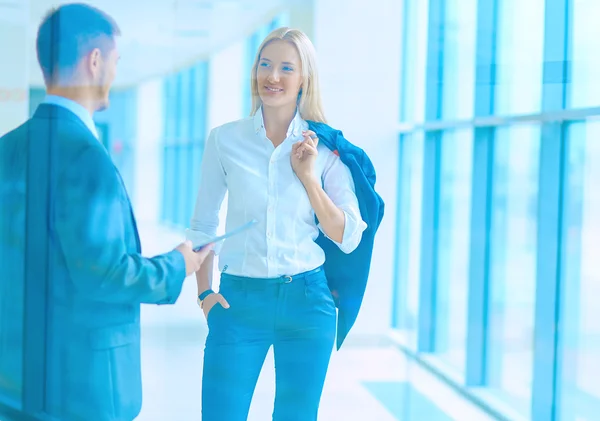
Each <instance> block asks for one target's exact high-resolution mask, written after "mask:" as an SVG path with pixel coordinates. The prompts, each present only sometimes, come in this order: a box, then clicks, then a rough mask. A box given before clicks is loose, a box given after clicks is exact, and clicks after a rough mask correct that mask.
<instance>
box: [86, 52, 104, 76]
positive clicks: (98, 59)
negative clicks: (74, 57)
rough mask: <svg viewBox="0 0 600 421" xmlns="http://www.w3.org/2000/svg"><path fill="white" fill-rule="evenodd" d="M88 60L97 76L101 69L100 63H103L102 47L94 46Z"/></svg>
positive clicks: (91, 69) (90, 68) (89, 65)
mask: <svg viewBox="0 0 600 421" xmlns="http://www.w3.org/2000/svg"><path fill="white" fill-rule="evenodd" d="M87 61H88V63H87V67H88V69H89V70H90V72H91V73H92V74H93V75H94V76H96V74H97V73H98V72H99V71H100V65H101V63H102V53H101V52H100V49H99V48H94V49H93V50H92V52H91V53H90V54H89V55H88V58H87Z"/></svg>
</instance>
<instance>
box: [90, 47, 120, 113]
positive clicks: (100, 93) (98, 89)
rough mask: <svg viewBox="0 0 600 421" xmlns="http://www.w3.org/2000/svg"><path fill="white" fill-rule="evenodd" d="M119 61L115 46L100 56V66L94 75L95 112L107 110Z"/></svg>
mask: <svg viewBox="0 0 600 421" xmlns="http://www.w3.org/2000/svg"><path fill="white" fill-rule="evenodd" d="M118 61H119V52H118V50H117V47H116V45H114V46H113V48H111V49H110V50H108V51H106V52H105V53H104V54H102V55H101V60H100V62H101V64H100V65H99V66H98V71H97V72H96V75H95V81H94V82H95V83H94V88H95V89H94V90H95V95H94V96H95V100H96V102H97V107H96V111H102V110H104V109H106V108H108V105H109V93H110V88H111V86H112V84H113V82H114V80H115V77H116V75H117V62H118Z"/></svg>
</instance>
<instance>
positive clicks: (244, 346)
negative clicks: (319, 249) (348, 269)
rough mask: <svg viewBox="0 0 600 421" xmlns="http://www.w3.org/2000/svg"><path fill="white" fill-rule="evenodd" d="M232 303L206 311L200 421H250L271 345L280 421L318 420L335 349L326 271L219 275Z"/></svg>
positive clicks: (277, 419)
mask: <svg viewBox="0 0 600 421" xmlns="http://www.w3.org/2000/svg"><path fill="white" fill-rule="evenodd" d="M219 292H220V293H221V294H223V296H224V297H225V299H226V300H227V301H228V302H229V304H230V306H231V307H230V308H229V309H225V308H223V307H221V305H219V304H216V305H215V306H214V307H213V308H212V309H211V311H210V312H209V313H208V328H209V333H208V338H207V339H206V348H205V352H204V373H203V378H202V419H203V421H246V420H247V418H248V411H249V409H250V402H251V400H252V395H253V394H254V389H255V387H256V382H257V380H258V376H259V374H260V371H261V368H262V366H263V363H264V360H265V357H266V355H267V352H268V350H269V348H270V347H271V345H273V352H274V356H275V377H276V393H275V409H274V411H273V420H275V421H312V420H316V419H317V412H318V409H319V401H320V400H321V393H322V391H323V384H324V382H325V376H326V374H327V367H328V366H329V359H330V357H331V352H332V350H333V342H334V337H335V330H336V309H335V304H334V301H333V298H332V296H331V293H330V291H329V287H328V286H327V279H326V278H325V273H324V271H323V269H322V268H318V269H315V270H313V271H310V272H306V273H304V274H300V275H296V276H293V277H281V278H274V279H253V278H243V277H238V276H232V275H228V274H222V275H221V286H220V289H219Z"/></svg>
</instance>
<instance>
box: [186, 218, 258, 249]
mask: <svg viewBox="0 0 600 421" xmlns="http://www.w3.org/2000/svg"><path fill="white" fill-rule="evenodd" d="M257 223H258V221H257V220H256V219H253V220H252V221H250V222H247V223H245V224H244V225H242V226H240V227H237V228H236V229H234V230H232V231H229V232H226V233H225V234H223V235H220V236H218V237H214V238H211V239H210V240H208V241H206V242H205V243H203V244H200V245H199V246H196V247H194V251H195V252H199V251H200V250H202V248H203V247H206V246H207V245H209V244H213V243H217V242H219V241H222V240H225V239H226V238H229V237H232V236H234V235H237V234H239V233H241V232H243V231H246V230H247V229H249V228H251V227H253V226H254V225H256V224H257Z"/></svg>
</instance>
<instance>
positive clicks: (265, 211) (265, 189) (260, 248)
mask: <svg viewBox="0 0 600 421" xmlns="http://www.w3.org/2000/svg"><path fill="white" fill-rule="evenodd" d="M307 129H308V124H307V123H306V121H304V120H302V118H301V117H300V115H299V113H297V114H296V116H295V118H294V120H292V122H291V124H290V126H289V128H288V132H287V137H286V139H285V140H284V141H283V143H282V144H281V145H279V146H278V147H276V148H275V147H274V146H273V143H272V142H271V141H270V140H269V139H268V138H267V135H266V131H265V127H264V124H263V116H262V110H259V111H258V112H257V113H256V115H255V116H254V117H249V118H246V119H243V120H238V121H234V122H232V123H228V124H225V125H223V126H220V127H217V128H215V129H213V130H212V131H211V133H210V135H209V137H208V140H207V142H206V147H205V150H204V156H203V159H202V167H201V171H200V172H201V179H200V187H199V189H198V197H197V200H196V207H195V210H194V215H193V217H192V220H191V225H190V228H189V229H188V230H187V238H188V239H189V240H191V241H192V242H193V243H194V244H195V245H196V244H200V243H202V242H205V241H207V240H209V239H210V238H213V237H214V236H215V235H216V231H217V227H218V226H219V210H220V208H221V204H222V203H223V199H224V197H225V193H226V192H228V193H229V194H228V208H227V218H226V230H231V229H234V228H236V227H238V226H240V225H243V224H245V223H246V222H248V221H250V220H252V219H256V220H257V221H258V224H255V225H254V226H253V227H252V228H250V229H248V230H246V231H244V232H242V233H241V234H238V235H235V236H233V237H230V238H228V239H227V240H225V241H224V242H223V244H220V245H217V246H216V247H215V253H217V254H219V269H220V270H221V271H222V270H223V268H224V267H225V266H227V270H226V272H227V273H231V274H233V275H239V276H246V277H252V278H273V277H278V276H283V275H295V274H298V273H302V272H305V271H309V270H312V269H315V268H317V267H319V266H321V265H322V264H323V263H324V262H325V253H324V252H323V250H322V249H321V247H319V245H317V243H315V240H316V238H317V237H318V235H319V229H320V228H321V227H320V226H317V224H316V222H315V213H314V210H313V209H312V206H311V204H310V200H309V198H308V194H307V193H306V190H305V189H304V186H303V185H302V183H301V182H300V180H299V179H298V177H297V176H296V174H295V173H294V170H293V169H292V165H291V161H290V157H291V151H292V145H293V144H294V143H295V142H297V141H301V140H303V137H302V131H303V130H307ZM318 152H319V154H318V156H317V159H316V162H315V172H316V173H317V175H318V177H319V178H320V179H321V180H322V183H323V189H324V190H325V192H326V193H327V195H328V196H329V197H330V198H331V200H332V201H333V202H334V203H335V205H336V206H338V207H339V208H340V209H341V210H342V211H343V212H344V214H345V217H346V223H345V227H344V235H343V239H342V242H341V243H337V242H335V241H334V242H335V243H336V244H337V245H338V247H339V248H340V249H341V250H342V251H343V252H345V253H350V252H352V251H353V250H354V249H356V247H357V246H358V244H359V243H360V240H361V238H362V233H363V231H364V230H365V228H366V227H367V225H366V223H365V222H364V221H363V220H362V218H361V215H360V210H359V207H358V200H357V198H356V194H355V192H354V182H353V180H352V176H351V174H350V170H349V169H348V167H346V165H344V164H343V163H342V161H341V160H340V158H339V157H338V156H337V155H335V154H334V153H333V152H332V151H330V150H329V149H328V148H327V147H326V146H324V145H321V144H319V145H318ZM332 241H333V240H332Z"/></svg>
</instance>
